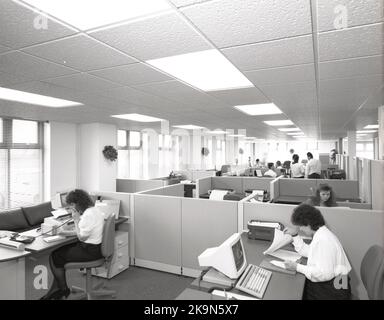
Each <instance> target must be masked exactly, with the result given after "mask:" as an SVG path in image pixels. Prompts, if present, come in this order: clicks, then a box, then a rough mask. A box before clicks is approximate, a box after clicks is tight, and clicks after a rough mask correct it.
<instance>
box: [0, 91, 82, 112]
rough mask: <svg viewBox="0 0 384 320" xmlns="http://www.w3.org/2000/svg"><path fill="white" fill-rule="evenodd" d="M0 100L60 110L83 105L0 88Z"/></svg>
mask: <svg viewBox="0 0 384 320" xmlns="http://www.w3.org/2000/svg"><path fill="white" fill-rule="evenodd" d="M0 100H9V101H16V102H21V103H28V104H36V105H39V106H44V107H51V108H62V107H73V106H79V105H83V104H82V103H80V102H75V101H69V100H64V99H58V98H53V97H49V96H43V95H41V94H35V93H29V92H24V91H19V90H13V89H7V88H1V87H0Z"/></svg>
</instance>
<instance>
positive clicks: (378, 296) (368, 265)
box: [360, 245, 384, 300]
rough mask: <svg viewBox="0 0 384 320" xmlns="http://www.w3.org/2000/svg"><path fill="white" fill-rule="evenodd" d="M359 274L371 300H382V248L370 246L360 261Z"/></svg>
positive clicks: (383, 277) (383, 286)
mask: <svg viewBox="0 0 384 320" xmlns="http://www.w3.org/2000/svg"><path fill="white" fill-rule="evenodd" d="M360 276H361V280H362V281H363V284H364V287H365V289H366V290H367V293H368V297H369V299H371V300H384V249H383V248H382V247H380V246H378V245H374V246H372V247H370V248H369V249H368V251H367V253H366V254H365V256H364V258H363V261H361V267H360Z"/></svg>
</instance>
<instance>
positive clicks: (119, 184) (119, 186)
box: [116, 179, 166, 193]
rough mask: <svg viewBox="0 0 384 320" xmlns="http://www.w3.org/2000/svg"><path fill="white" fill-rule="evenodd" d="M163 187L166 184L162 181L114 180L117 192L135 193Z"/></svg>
mask: <svg viewBox="0 0 384 320" xmlns="http://www.w3.org/2000/svg"><path fill="white" fill-rule="evenodd" d="M165 185H166V182H165V181H163V180H141V179H116V191H117V192H128V193H135V192H140V191H144V190H151V189H156V188H160V187H163V186H165Z"/></svg>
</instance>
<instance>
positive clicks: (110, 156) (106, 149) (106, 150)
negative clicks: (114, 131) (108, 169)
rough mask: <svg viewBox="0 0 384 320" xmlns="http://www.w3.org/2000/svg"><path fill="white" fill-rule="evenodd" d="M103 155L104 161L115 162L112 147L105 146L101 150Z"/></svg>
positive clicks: (115, 157)
mask: <svg viewBox="0 0 384 320" xmlns="http://www.w3.org/2000/svg"><path fill="white" fill-rule="evenodd" d="M103 155H104V157H105V159H107V160H109V161H116V159H117V150H116V149H115V148H114V147H113V146H105V147H104V150H103Z"/></svg>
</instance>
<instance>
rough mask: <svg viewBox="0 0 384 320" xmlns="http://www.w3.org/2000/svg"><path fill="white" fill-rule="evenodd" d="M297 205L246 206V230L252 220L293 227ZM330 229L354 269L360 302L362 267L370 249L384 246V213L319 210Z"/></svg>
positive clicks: (353, 281)
mask: <svg viewBox="0 0 384 320" xmlns="http://www.w3.org/2000/svg"><path fill="white" fill-rule="evenodd" d="M294 208H295V206H294V205H287V204H280V205H276V204H272V203H249V202H248V203H243V209H242V210H243V217H244V219H243V228H244V229H247V222H248V221H249V220H252V219H257V220H264V221H278V222H281V223H283V224H284V225H285V226H286V225H289V224H290V218H291V214H292V211H293V209H294ZM319 209H320V211H321V212H322V214H323V216H324V218H325V220H326V223H327V226H328V227H329V228H330V229H331V230H332V231H333V232H334V233H335V234H336V236H337V237H338V238H339V240H340V242H341V243H342V245H343V247H344V249H345V252H346V254H347V256H348V259H349V261H350V263H351V265H352V272H351V274H350V275H351V285H352V292H353V294H354V296H355V297H357V298H359V299H366V298H367V294H366V291H365V289H364V286H363V284H362V282H361V278H360V265H361V261H362V259H363V257H364V254H365V253H366V252H367V250H368V249H369V247H370V246H372V245H375V244H377V245H380V246H383V244H384V213H383V212H381V211H374V210H357V209H349V208H323V207H322V208H319Z"/></svg>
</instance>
